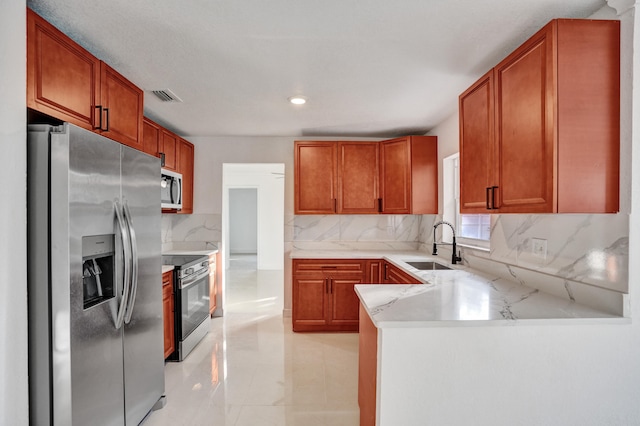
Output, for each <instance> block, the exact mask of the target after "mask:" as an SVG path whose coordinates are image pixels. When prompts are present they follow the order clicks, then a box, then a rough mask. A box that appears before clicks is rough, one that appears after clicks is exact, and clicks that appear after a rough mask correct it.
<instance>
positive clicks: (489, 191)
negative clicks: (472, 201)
mask: <svg viewBox="0 0 640 426" xmlns="http://www.w3.org/2000/svg"><path fill="white" fill-rule="evenodd" d="M490 193H491V187H490V186H487V192H486V194H485V201H486V203H487V210H491V204H489V194H490Z"/></svg>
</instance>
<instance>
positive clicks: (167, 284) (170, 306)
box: [162, 271, 176, 359]
mask: <svg viewBox="0 0 640 426" xmlns="http://www.w3.org/2000/svg"><path fill="white" fill-rule="evenodd" d="M162 317H163V321H164V357H165V359H166V358H167V357H168V356H169V355H171V354H172V353H173V352H174V351H175V349H176V348H175V332H174V330H175V302H174V295H173V271H169V272H165V273H164V274H162Z"/></svg>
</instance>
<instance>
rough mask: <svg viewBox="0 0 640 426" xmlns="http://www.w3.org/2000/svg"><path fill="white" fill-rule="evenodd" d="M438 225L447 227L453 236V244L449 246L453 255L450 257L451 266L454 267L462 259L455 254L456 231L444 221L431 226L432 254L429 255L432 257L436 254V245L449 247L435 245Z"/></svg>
mask: <svg viewBox="0 0 640 426" xmlns="http://www.w3.org/2000/svg"><path fill="white" fill-rule="evenodd" d="M440 225H449V227H450V228H451V233H452V234H453V242H452V243H451V245H452V246H453V247H452V250H453V253H452V255H451V264H453V265H455V264H456V263H458V262H462V257H460V255H459V254H456V230H455V229H453V225H452V224H450V223H449V222H446V221H444V220H441V221H440V222H436V224H435V225H433V253H431V254H432V255H434V256H436V255H437V254H438V245H449V243H436V229H437V228H438V226H440Z"/></svg>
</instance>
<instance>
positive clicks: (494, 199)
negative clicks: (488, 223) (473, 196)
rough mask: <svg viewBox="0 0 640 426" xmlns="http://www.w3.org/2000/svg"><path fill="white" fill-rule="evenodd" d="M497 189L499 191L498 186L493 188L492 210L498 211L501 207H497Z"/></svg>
mask: <svg viewBox="0 0 640 426" xmlns="http://www.w3.org/2000/svg"><path fill="white" fill-rule="evenodd" d="M496 189H498V187H497V186H492V187H491V209H492V210H496V209H497V208H499V207H500V206H498V207H496Z"/></svg>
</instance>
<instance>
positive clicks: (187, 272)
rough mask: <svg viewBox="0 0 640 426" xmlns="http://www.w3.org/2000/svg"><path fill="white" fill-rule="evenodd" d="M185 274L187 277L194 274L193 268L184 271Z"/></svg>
mask: <svg viewBox="0 0 640 426" xmlns="http://www.w3.org/2000/svg"><path fill="white" fill-rule="evenodd" d="M184 274H185V275H191V274H193V268H187V270H186V271H184Z"/></svg>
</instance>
